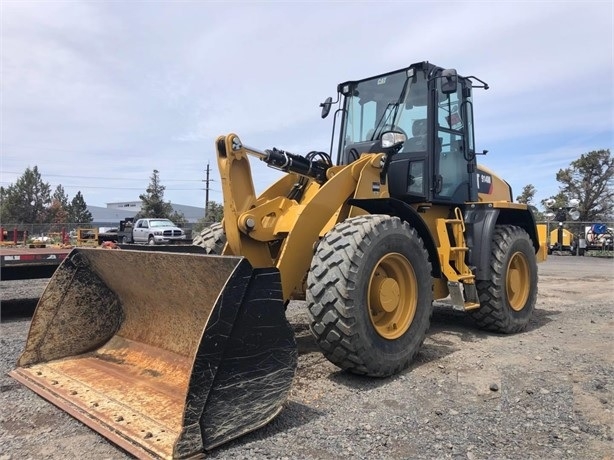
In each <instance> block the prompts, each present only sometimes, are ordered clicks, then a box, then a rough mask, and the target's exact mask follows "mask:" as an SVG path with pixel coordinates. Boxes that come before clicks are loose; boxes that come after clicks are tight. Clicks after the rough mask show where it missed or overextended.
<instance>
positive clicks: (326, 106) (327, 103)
mask: <svg viewBox="0 0 614 460" xmlns="http://www.w3.org/2000/svg"><path fill="white" fill-rule="evenodd" d="M332 105H333V98H332V97H327V98H326V100H325V101H324V102H322V103H321V104H320V107H322V118H326V117H327V116H328V114H329V113H330V108H331V107H332Z"/></svg>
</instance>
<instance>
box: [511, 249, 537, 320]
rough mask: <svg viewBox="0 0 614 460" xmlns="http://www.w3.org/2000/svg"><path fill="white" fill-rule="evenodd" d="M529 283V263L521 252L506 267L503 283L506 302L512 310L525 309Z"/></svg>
mask: <svg viewBox="0 0 614 460" xmlns="http://www.w3.org/2000/svg"><path fill="white" fill-rule="evenodd" d="M530 283H531V277H530V271H529V263H528V261H527V259H526V257H525V256H524V255H523V254H522V253H521V252H516V253H514V254H513V255H512V257H511V258H510V261H509V264H508V266H507V277H506V282H505V289H506V293H507V301H508V302H509V305H510V307H511V308H512V310H514V311H520V310H522V309H523V308H524V307H525V305H526V303H527V299H528V298H529V291H530V287H531V286H530Z"/></svg>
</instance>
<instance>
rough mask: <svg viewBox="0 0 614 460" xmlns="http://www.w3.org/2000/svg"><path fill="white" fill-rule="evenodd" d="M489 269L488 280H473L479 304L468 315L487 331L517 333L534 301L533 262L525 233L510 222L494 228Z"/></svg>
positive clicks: (533, 253) (529, 312)
mask: <svg viewBox="0 0 614 460" xmlns="http://www.w3.org/2000/svg"><path fill="white" fill-rule="evenodd" d="M490 272H491V274H490V279H488V280H481V281H478V282H477V286H476V287H477V291H478V295H479V298H480V305H481V306H480V308H479V309H477V310H473V311H471V317H472V318H473V320H474V321H475V323H476V324H477V325H478V327H480V328H482V329H486V330H488V331H493V332H501V333H505V334H511V333H514V332H520V331H521V330H523V329H524V328H525V327H526V326H527V324H529V321H530V320H531V316H532V315H533V311H534V310H535V302H536V300H537V261H536V258H535V249H534V247H533V243H532V242H531V239H530V238H529V235H528V234H527V232H525V231H524V230H523V229H521V228H520V227H515V226H513V225H498V226H497V227H495V233H494V235H493V240H492V249H491V257H490Z"/></svg>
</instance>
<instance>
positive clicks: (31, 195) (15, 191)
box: [0, 166, 51, 224]
mask: <svg viewBox="0 0 614 460" xmlns="http://www.w3.org/2000/svg"><path fill="white" fill-rule="evenodd" d="M1 198H2V200H1V206H2V210H1V212H0V215H1V216H2V221H3V222H7V223H8V222H14V223H21V224H39V223H44V222H47V221H48V210H47V207H48V206H49V205H50V204H51V194H50V187H49V184H48V183H46V182H43V180H42V177H41V174H40V172H39V171H38V167H37V166H34V167H33V168H32V169H30V168H29V167H28V168H26V170H25V172H24V173H23V174H22V175H21V177H19V178H18V179H17V180H16V181H15V183H14V184H11V185H9V186H8V187H7V188H6V189H4V188H3V189H2V193H1Z"/></svg>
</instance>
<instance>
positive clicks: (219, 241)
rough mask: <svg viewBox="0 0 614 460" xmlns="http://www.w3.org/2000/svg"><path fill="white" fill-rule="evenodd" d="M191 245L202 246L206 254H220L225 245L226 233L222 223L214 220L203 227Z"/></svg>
mask: <svg viewBox="0 0 614 460" xmlns="http://www.w3.org/2000/svg"><path fill="white" fill-rule="evenodd" d="M192 245H193V246H199V247H201V248H204V249H205V251H206V252H207V254H218V255H219V254H222V251H223V250H224V246H225V245H226V233H224V227H223V225H222V223H221V222H216V223H214V224H211V225H210V226H209V227H207V228H205V229H203V231H201V232H200V235H198V236H197V237H196V238H194V240H193V241H192Z"/></svg>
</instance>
